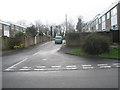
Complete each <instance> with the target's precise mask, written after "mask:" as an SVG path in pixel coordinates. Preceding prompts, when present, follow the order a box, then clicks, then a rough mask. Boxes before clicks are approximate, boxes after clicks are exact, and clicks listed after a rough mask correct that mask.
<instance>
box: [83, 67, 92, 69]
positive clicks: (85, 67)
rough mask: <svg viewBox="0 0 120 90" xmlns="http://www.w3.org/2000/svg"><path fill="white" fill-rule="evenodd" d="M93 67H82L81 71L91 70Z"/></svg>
mask: <svg viewBox="0 0 120 90" xmlns="http://www.w3.org/2000/svg"><path fill="white" fill-rule="evenodd" d="M93 68H94V67H83V69H93Z"/></svg>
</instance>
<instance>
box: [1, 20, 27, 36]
mask: <svg viewBox="0 0 120 90" xmlns="http://www.w3.org/2000/svg"><path fill="white" fill-rule="evenodd" d="M25 31H26V27H25V26H22V25H17V24H13V23H7V22H4V21H0V37H2V36H7V37H12V36H14V35H15V34H16V33H18V32H25Z"/></svg>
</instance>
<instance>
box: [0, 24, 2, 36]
mask: <svg viewBox="0 0 120 90" xmlns="http://www.w3.org/2000/svg"><path fill="white" fill-rule="evenodd" d="M1 36H2V24H0V37H1Z"/></svg>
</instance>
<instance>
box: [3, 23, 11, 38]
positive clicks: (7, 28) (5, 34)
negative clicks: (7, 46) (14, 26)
mask: <svg viewBox="0 0 120 90" xmlns="http://www.w3.org/2000/svg"><path fill="white" fill-rule="evenodd" d="M4 36H7V37H9V36H10V35H9V26H7V25H4Z"/></svg>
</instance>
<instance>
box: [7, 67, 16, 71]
mask: <svg viewBox="0 0 120 90" xmlns="http://www.w3.org/2000/svg"><path fill="white" fill-rule="evenodd" d="M5 71H14V69H9V68H7V69H5Z"/></svg>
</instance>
